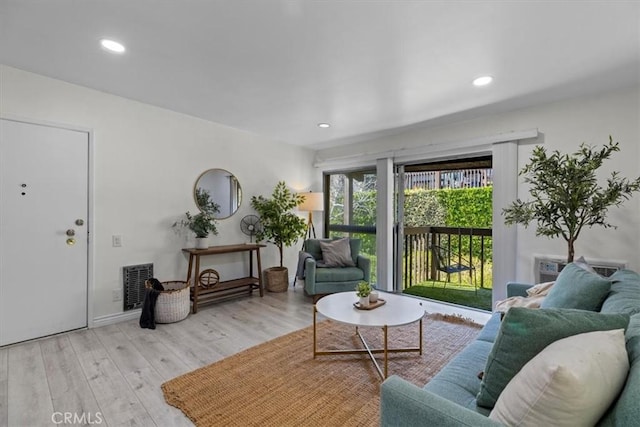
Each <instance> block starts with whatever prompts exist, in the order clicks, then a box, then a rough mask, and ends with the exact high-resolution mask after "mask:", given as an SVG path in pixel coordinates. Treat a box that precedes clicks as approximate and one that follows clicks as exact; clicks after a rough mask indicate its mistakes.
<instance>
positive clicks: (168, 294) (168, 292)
mask: <svg viewBox="0 0 640 427" xmlns="http://www.w3.org/2000/svg"><path fill="white" fill-rule="evenodd" d="M144 285H145V286H146V287H147V288H152V286H151V283H149V281H148V280H147V281H146V282H145V283H144ZM162 286H163V287H164V291H160V295H158V300H157V301H156V310H155V318H156V323H173V322H179V321H181V320H183V319H185V318H186V317H187V316H188V315H189V309H190V306H189V282H185V281H183V280H173V281H170V282H162Z"/></svg>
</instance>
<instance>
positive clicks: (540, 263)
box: [534, 257, 627, 283]
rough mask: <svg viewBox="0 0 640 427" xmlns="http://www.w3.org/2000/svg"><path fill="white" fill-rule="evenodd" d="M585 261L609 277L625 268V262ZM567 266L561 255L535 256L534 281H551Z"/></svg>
mask: <svg viewBox="0 0 640 427" xmlns="http://www.w3.org/2000/svg"><path fill="white" fill-rule="evenodd" d="M587 263H588V264H589V265H590V266H591V267H592V268H593V269H594V270H595V271H596V273H598V274H599V275H601V276H603V277H609V276H611V275H612V274H613V273H615V272H616V271H618V270H621V269H623V268H626V267H627V266H626V264H625V263H621V262H616V261H589V260H587ZM566 266H567V261H566V260H563V259H562V258H561V257H557V258H556V257H553V258H547V257H535V258H534V275H535V283H543V282H552V281H554V280H556V278H557V277H558V274H560V272H561V271H562V269H563V268H565V267H566Z"/></svg>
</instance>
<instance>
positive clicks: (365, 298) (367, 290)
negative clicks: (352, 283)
mask: <svg viewBox="0 0 640 427" xmlns="http://www.w3.org/2000/svg"><path fill="white" fill-rule="evenodd" d="M370 294H371V285H370V284H369V282H364V281H362V282H358V284H357V285H356V295H357V296H358V298H360V299H359V301H358V302H359V303H360V307H369V295H370Z"/></svg>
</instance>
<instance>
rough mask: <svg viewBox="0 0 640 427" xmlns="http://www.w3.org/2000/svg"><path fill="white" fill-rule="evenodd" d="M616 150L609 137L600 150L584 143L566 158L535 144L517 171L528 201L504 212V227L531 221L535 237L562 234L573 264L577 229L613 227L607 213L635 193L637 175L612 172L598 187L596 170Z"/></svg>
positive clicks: (618, 148) (521, 202)
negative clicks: (523, 183)
mask: <svg viewBox="0 0 640 427" xmlns="http://www.w3.org/2000/svg"><path fill="white" fill-rule="evenodd" d="M616 151H620V147H619V146H618V143H617V142H616V143H614V142H613V139H612V138H611V137H609V143H608V144H604V146H603V148H602V149H600V150H597V149H595V148H593V147H591V146H589V145H586V144H584V143H583V144H581V145H580V147H579V149H578V151H577V152H575V153H573V154H571V155H569V154H561V153H560V152H558V151H554V152H553V153H551V155H547V152H546V150H545V149H544V147H542V146H536V147H535V148H534V149H533V154H532V157H531V160H530V163H529V164H527V165H526V166H525V167H524V168H523V169H522V170H521V171H520V175H523V176H524V177H525V178H524V182H525V183H527V184H529V185H530V189H529V193H530V194H531V197H532V200H530V201H526V202H525V201H522V200H520V199H518V200H516V201H514V202H512V203H511V205H510V206H509V207H507V208H505V209H503V210H502V214H503V215H504V216H505V224H507V225H510V224H523V225H524V226H525V227H526V226H528V225H529V223H531V222H533V221H535V222H536V223H537V229H536V235H537V236H547V237H551V238H553V237H558V236H562V238H563V239H564V240H566V242H567V262H572V261H573V257H574V255H575V248H574V245H575V242H576V240H577V239H578V236H579V235H580V231H582V229H583V228H584V227H585V226H587V227H593V226H594V225H600V226H602V227H605V228H610V227H614V228H615V226H613V225H611V224H610V223H609V222H608V221H607V220H606V218H607V210H608V209H609V207H611V206H619V205H621V204H622V203H623V202H624V201H625V200H627V199H629V198H630V197H631V195H632V193H634V192H636V191H638V190H640V177H638V178H636V179H634V180H629V179H627V178H622V177H620V176H619V174H618V172H612V173H611V176H610V177H609V178H608V179H607V183H606V185H605V186H600V185H599V184H598V179H597V176H596V171H597V170H598V169H599V168H600V166H602V163H603V162H604V161H605V160H607V159H608V158H609V157H610V156H611V153H613V152H616Z"/></svg>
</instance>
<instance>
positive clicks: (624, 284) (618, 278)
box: [600, 270, 640, 315]
mask: <svg viewBox="0 0 640 427" xmlns="http://www.w3.org/2000/svg"><path fill="white" fill-rule="evenodd" d="M609 280H611V290H610V291H609V296H608V297H607V299H606V300H605V301H604V303H603V304H602V308H601V309H600V311H601V312H603V313H628V314H630V315H634V314H637V313H640V274H638V273H636V272H635V271H631V270H619V271H616V272H615V273H614V274H613V275H612V276H611V277H610V278H609Z"/></svg>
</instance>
